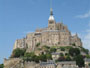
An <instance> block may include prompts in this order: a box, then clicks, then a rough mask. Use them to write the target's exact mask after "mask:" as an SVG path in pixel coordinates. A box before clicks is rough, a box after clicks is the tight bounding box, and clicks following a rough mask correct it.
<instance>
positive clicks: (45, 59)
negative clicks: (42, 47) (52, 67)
mask: <svg viewBox="0 0 90 68" xmlns="http://www.w3.org/2000/svg"><path fill="white" fill-rule="evenodd" d="M39 60H40V61H44V62H46V61H47V57H46V55H44V54H42V55H40V56H39Z"/></svg>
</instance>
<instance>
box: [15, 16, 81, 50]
mask: <svg viewBox="0 0 90 68" xmlns="http://www.w3.org/2000/svg"><path fill="white" fill-rule="evenodd" d="M37 43H40V44H41V45H42V46H43V45H48V46H71V45H72V44H74V43H75V44H76V46H82V42H81V40H80V38H79V37H78V35H77V34H76V35H74V36H72V35H71V32H70V31H69V30H68V28H67V26H66V25H64V24H63V23H56V21H55V20H54V17H53V15H50V17H49V20H48V27H47V28H42V29H36V31H35V32H33V33H28V34H27V36H26V38H24V39H18V40H16V42H15V45H14V49H16V48H26V47H27V48H28V49H27V51H33V50H34V49H35V46H36V44H37Z"/></svg>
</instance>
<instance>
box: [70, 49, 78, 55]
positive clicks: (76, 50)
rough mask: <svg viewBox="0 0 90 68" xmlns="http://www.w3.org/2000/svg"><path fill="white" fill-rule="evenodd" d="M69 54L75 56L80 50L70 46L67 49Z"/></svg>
mask: <svg viewBox="0 0 90 68" xmlns="http://www.w3.org/2000/svg"><path fill="white" fill-rule="evenodd" d="M69 54H70V55H71V56H77V55H79V54H80V50H79V49H78V48H70V49H69Z"/></svg>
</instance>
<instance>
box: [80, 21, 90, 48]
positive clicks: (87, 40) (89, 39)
mask: <svg viewBox="0 0 90 68" xmlns="http://www.w3.org/2000/svg"><path fill="white" fill-rule="evenodd" d="M89 24H90V22H89ZM82 41H83V46H84V47H85V48H87V49H89V50H90V25H89V28H88V29H87V30H86V34H85V35H84V36H82Z"/></svg>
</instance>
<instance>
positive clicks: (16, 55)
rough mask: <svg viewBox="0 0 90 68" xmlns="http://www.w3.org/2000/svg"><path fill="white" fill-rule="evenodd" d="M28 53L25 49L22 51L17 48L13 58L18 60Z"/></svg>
mask: <svg viewBox="0 0 90 68" xmlns="http://www.w3.org/2000/svg"><path fill="white" fill-rule="evenodd" d="M25 52H26V50H25V49H20V48H17V49H15V50H14V51H13V53H12V55H11V58H13V57H15V58H18V57H22V56H24V53H25Z"/></svg>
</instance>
